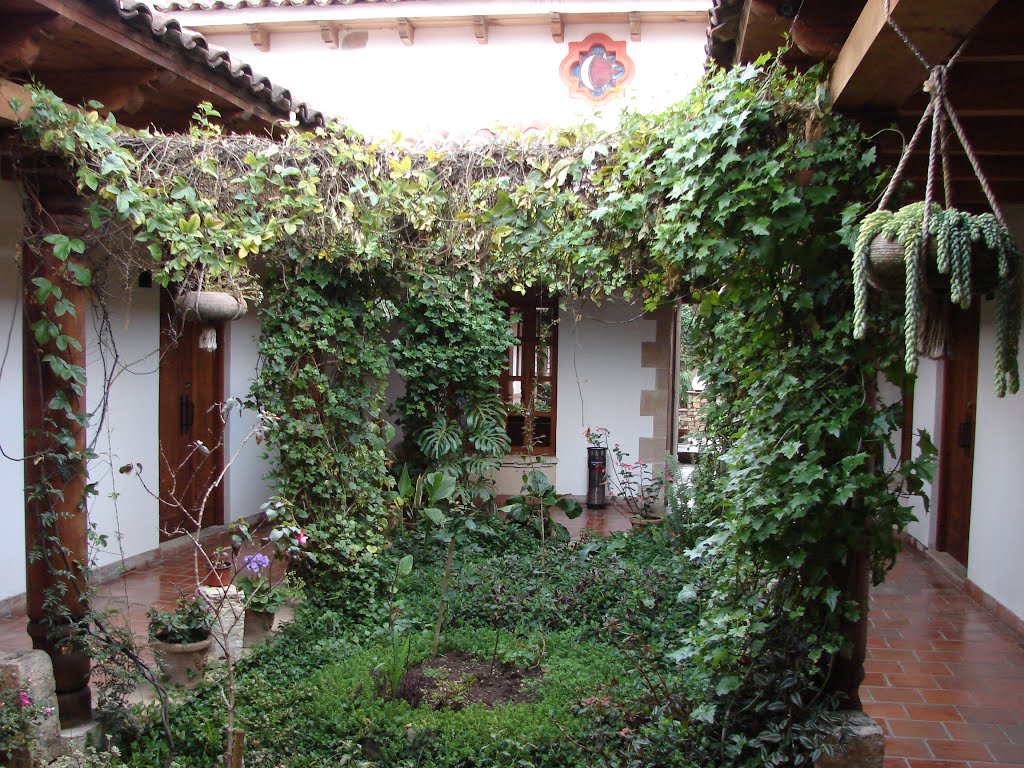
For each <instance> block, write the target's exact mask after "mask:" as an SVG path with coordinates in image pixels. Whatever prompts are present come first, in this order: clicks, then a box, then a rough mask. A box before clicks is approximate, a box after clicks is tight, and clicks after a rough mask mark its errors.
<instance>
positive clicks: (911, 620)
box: [0, 509, 1024, 768]
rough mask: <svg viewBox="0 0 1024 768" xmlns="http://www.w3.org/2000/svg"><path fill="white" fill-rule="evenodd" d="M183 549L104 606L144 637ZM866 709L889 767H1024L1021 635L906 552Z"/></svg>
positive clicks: (2, 645)
mask: <svg viewBox="0 0 1024 768" xmlns="http://www.w3.org/2000/svg"><path fill="white" fill-rule="evenodd" d="M563 522H566V523H567V525H568V526H569V528H570V531H572V533H573V535H574V536H578V535H579V531H580V530H581V529H582V528H584V527H587V528H590V529H592V530H594V531H595V532H598V533H607V532H612V531H618V530H628V528H629V525H630V522H629V517H628V516H627V515H625V514H622V513H621V512H619V511H618V510H615V509H609V510H607V511H606V512H598V511H593V510H586V511H585V512H584V514H583V515H582V516H581V517H580V518H577V519H576V520H574V521H563ZM192 583H193V580H192V573H191V552H190V550H188V549H183V550H181V551H180V552H175V553H172V554H168V555H166V556H164V557H163V558H162V559H161V560H160V561H158V562H156V563H154V564H152V565H150V566H148V567H147V568H144V569H140V570H138V571H135V572H132V573H130V574H128V575H127V576H126V577H125V580H124V582H121V581H120V580H117V581H114V582H111V583H110V584H108V585H106V586H102V587H100V592H101V595H102V598H101V600H102V601H103V602H104V603H105V604H107V605H119V606H123V605H125V604H127V606H128V615H129V617H130V620H131V625H132V627H133V628H134V629H135V630H136V631H137V632H138V633H139V634H144V632H145V626H146V625H145V622H146V611H147V610H148V609H149V608H150V607H152V606H153V605H159V606H161V607H169V606H170V605H172V604H173V602H174V600H175V599H176V597H177V595H178V593H179V590H181V589H190V585H191V584H192ZM868 645H869V648H868V664H867V676H866V678H865V681H864V687H863V688H862V695H863V699H864V708H865V710H866V711H867V712H868V714H870V715H872V716H873V717H874V718H876V719H877V720H879V721H880V722H881V724H882V727H883V728H884V730H885V733H886V737H887V739H886V755H887V757H886V768H1000V767H1008V766H1024V639H1022V638H1019V637H1016V636H1015V635H1013V634H1012V633H1011V632H1010V631H1009V630H1008V629H1006V628H1005V627H1004V626H1003V625H1002V624H1001V623H999V622H998V621H997V620H996V619H995V618H993V617H992V616H991V615H990V614H989V613H987V612H986V611H984V610H983V609H982V608H981V607H979V606H978V605H977V604H976V603H974V602H973V601H972V600H970V599H969V598H968V597H966V596H965V595H964V594H963V593H962V592H960V591H959V590H958V589H956V588H955V587H954V586H952V585H951V583H949V582H948V581H947V580H946V577H945V576H944V575H943V574H942V573H941V571H939V569H938V568H937V567H936V566H934V565H932V564H931V563H930V562H928V561H927V560H926V559H925V558H924V557H923V556H922V555H920V554H918V553H916V552H913V551H906V552H904V553H903V554H902V555H901V556H900V561H899V563H898V564H897V566H896V568H895V570H894V571H893V572H892V574H890V576H889V580H888V581H887V582H886V583H885V584H884V585H882V586H881V587H879V588H877V589H876V590H875V591H874V593H873V596H872V602H871V629H870V634H869V640H868ZM27 647H29V640H28V636H27V635H26V634H25V620H24V618H23V617H14V618H8V619H2V620H0V649H16V648H27Z"/></svg>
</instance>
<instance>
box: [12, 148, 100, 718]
mask: <svg viewBox="0 0 1024 768" xmlns="http://www.w3.org/2000/svg"><path fill="white" fill-rule="evenodd" d="M21 180H22V183H23V184H24V185H25V188H26V191H27V192H28V195H29V198H30V199H31V200H32V203H31V205H30V206H29V210H28V211H26V214H27V216H28V219H29V223H28V226H29V232H30V233H31V235H32V236H31V238H30V240H29V242H27V243H26V244H25V247H24V248H23V254H24V258H23V271H22V280H23V284H22V285H23V292H24V306H25V338H24V363H23V371H24V374H23V375H24V410H25V456H26V461H25V544H26V548H25V551H26V555H27V562H26V595H27V608H28V634H29V635H30V636H31V638H32V647H33V648H37V649H42V650H44V651H46V652H47V653H48V654H49V655H50V658H51V659H52V660H53V672H54V678H55V681H56V687H57V704H58V712H59V714H60V721H61V725H62V726H63V727H69V726H72V725H77V724H81V723H83V722H86V721H88V720H89V719H90V717H91V714H92V705H91V695H90V691H89V675H90V666H91V662H90V659H89V656H88V654H87V653H86V652H85V651H84V650H83V648H82V647H81V644H80V643H79V642H77V641H76V640H77V638H79V637H80V632H79V631H78V630H77V629H76V626H75V624H76V622H77V621H78V620H79V619H81V617H83V616H84V615H85V613H86V612H87V608H88V606H87V604H86V600H85V590H86V585H87V576H88V573H87V568H88V539H87V530H88V523H87V516H86V506H85V485H86V462H85V459H84V451H85V449H86V442H85V427H84V426H83V424H82V423H80V422H79V421H78V420H77V419H76V418H75V417H79V416H83V415H84V414H85V410H86V408H85V385H84V382H83V383H81V384H79V385H78V386H79V391H78V392H75V391H74V388H73V387H72V384H74V382H73V380H72V381H68V380H65V379H63V378H62V377H60V376H58V375H56V374H55V373H54V372H53V371H52V370H51V368H50V366H49V364H47V363H46V362H44V360H43V357H44V356H46V355H55V356H57V357H59V358H61V359H62V360H64V361H65V362H67V363H68V364H70V365H76V366H82V367H83V368H84V366H85V353H84V351H83V350H84V348H85V319H86V316H87V313H88V295H87V290H86V289H84V288H82V287H81V286H78V285H77V284H76V283H74V282H72V281H69V280H68V271H67V269H68V263H69V262H71V261H72V260H73V259H74V258H77V254H72V256H71V258H69V259H68V261H66V262H65V261H61V259H59V258H58V257H57V256H56V255H55V253H54V248H53V246H52V245H48V244H46V243H42V242H41V237H42V236H45V235H48V234H60V235H66V236H68V237H78V236H80V235H81V234H82V233H83V232H84V230H85V228H86V226H87V224H86V221H85V219H84V218H83V212H82V205H81V201H80V200H79V198H78V196H77V194H76V192H75V190H74V188H73V186H72V185H71V183H70V180H69V178H68V176H67V170H66V169H65V168H64V167H63V166H56V167H47V166H46V165H45V164H40V165H39V166H36V167H33V168H30V169H28V170H27V171H26V172H24V173H23V174H22V179H21ZM36 278H44V279H46V280H49V281H50V282H51V283H52V284H53V286H55V287H56V288H59V290H60V292H61V296H62V297H63V299H65V300H66V301H68V302H70V303H71V305H72V306H73V307H74V312H73V313H72V312H65V313H64V314H63V315H62V316H60V317H57V316H56V314H55V311H54V307H55V302H56V301H57V298H56V296H54V295H50V296H49V297H46V298H45V299H44V301H43V303H42V304H40V302H39V301H38V296H37V292H36V285H35V284H34V283H33V280H34V279H36ZM43 318H46V319H53V320H55V321H56V322H57V323H58V324H59V326H60V328H61V332H62V333H63V334H64V335H66V336H70V337H73V338H74V339H76V340H77V341H78V342H79V344H80V345H81V347H80V349H75V348H74V346H71V345H68V346H66V348H65V349H59V348H58V346H57V345H56V344H54V343H52V342H51V343H49V344H46V345H45V346H43V347H40V345H39V343H38V342H37V340H36V338H35V335H34V333H33V330H32V326H33V324H34V323H36V322H37V321H39V320H40V319H43ZM61 396H64V397H66V398H67V400H68V402H69V403H70V405H71V411H72V413H73V414H74V415H73V416H69V415H68V414H67V413H65V412H64V411H58V410H52V409H51V408H50V407H49V405H50V403H51V401H53V399H54V398H55V397H58V398H59V397H61ZM64 430H67V433H66V434H67V439H66V442H65V444H59V443H58V442H57V440H56V439H55V437H54V436H53V434H52V433H54V432H63V431H64ZM48 454H51V455H55V456H58V457H61V459H62V460H54V459H47V458H45V457H46V456H47V455H48ZM41 457H42V458H41ZM69 457H70V459H69ZM40 487H42V488H44V489H46V490H47V492H43V493H41V492H39V490H38V489H39V488H40ZM53 601H55V602H56V603H58V604H59V605H60V606H62V609H61V610H58V611H54V610H53V609H51V608H48V607H47V603H50V602H53ZM60 614H64V615H63V616H62V615H60Z"/></svg>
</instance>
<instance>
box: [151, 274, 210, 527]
mask: <svg viewBox="0 0 1024 768" xmlns="http://www.w3.org/2000/svg"><path fill="white" fill-rule="evenodd" d="M176 322H179V321H177V320H176V319H175V311H174V302H173V299H172V297H171V294H170V292H169V291H167V290H166V289H162V290H161V292H160V367H159V373H158V378H159V391H158V394H157V402H158V408H159V414H158V418H157V425H158V426H157V441H158V454H159V457H160V471H159V477H158V488H159V489H160V493H161V495H162V493H163V489H164V488H165V487H166V486H165V481H166V478H167V474H166V473H167V472H169V471H170V467H169V466H168V465H167V462H166V461H165V457H164V452H163V449H162V446H163V444H164V441H165V439H166V438H167V437H168V435H167V434H166V433H167V431H168V429H169V427H170V425H171V424H172V423H175V422H174V419H173V418H172V417H171V416H170V415H169V414H168V413H165V410H166V409H165V402H164V387H165V386H168V380H167V378H166V377H165V376H164V371H165V369H166V366H167V364H168V363H167V358H168V352H169V351H170V350H171V349H172V348H174V347H175V346H176V345H172V344H171V340H170V338H169V336H168V333H167V329H168V327H169V326H171V325H172V324H173V323H176ZM226 336H227V334H226V333H225V332H224V325H223V323H218V324H217V351H216V352H214V353H213V354H214V355H216V365H215V368H214V371H213V389H214V393H213V400H214V402H218V403H222V402H223V401H224V381H225V370H224V369H225V365H226V353H225V344H226V341H227V340H226ZM175 437H177V435H175ZM226 439H227V429H226V427H225V428H222V433H221V435H220V441H221V446H220V447H218V448H214V449H211V453H212V454H213V457H214V458H213V460H214V462H215V468H214V472H215V473H216V474H219V473H220V472H222V471H223V468H224V455H225V450H224V445H223V441H224V440H226ZM224 505H225V498H224V482H220V483H218V484H217V486H216V487H215V488H214V489H213V491H212V492H211V494H210V498H209V499H208V500H207V508H206V510H205V511H204V515H203V526H202V528H203V529H206V528H210V527H212V526H219V525H224V520H225V517H226V510H225V508H224ZM162 506H163V502H160V507H162ZM161 517H162V516H161V515H160V514H159V513H158V516H157V527H158V530H159V538H160V541H161V542H164V541H172V540H174V538H178V537H168V536H165V534H164V532H163V528H162V523H161Z"/></svg>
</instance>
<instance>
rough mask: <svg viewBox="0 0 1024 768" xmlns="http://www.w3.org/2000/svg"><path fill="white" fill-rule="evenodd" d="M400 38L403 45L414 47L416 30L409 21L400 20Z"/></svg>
mask: <svg viewBox="0 0 1024 768" xmlns="http://www.w3.org/2000/svg"><path fill="white" fill-rule="evenodd" d="M397 21H398V37H399V38H400V39H401V41H402V45H412V44H413V40H414V39H415V36H416V29H415V27H413V25H412V22H411V21H409V20H408V19H398V20H397Z"/></svg>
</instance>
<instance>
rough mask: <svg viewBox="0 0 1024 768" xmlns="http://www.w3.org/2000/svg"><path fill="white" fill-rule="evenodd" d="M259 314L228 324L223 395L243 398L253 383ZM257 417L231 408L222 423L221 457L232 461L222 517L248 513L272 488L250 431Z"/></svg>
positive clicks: (259, 447) (229, 518)
mask: <svg viewBox="0 0 1024 768" xmlns="http://www.w3.org/2000/svg"><path fill="white" fill-rule="evenodd" d="M259 336H260V323H259V318H258V317H257V315H256V313H255V312H250V313H249V314H248V315H246V316H245V317H243V318H241V319H239V320H235V321H233V322H230V323H228V324H227V328H226V331H225V334H224V337H225V339H226V348H227V349H226V351H227V355H226V360H225V367H226V369H225V371H224V397H225V398H232V397H233V398H237V399H239V400H244V399H245V398H246V397H248V395H249V389H250V388H251V387H252V380H253V376H254V375H255V374H256V364H257V360H258V357H259V354H258V348H257V343H258V340H259ZM256 422H257V419H256V417H255V414H254V413H253V412H252V411H247V410H233V411H232V412H231V413H230V414H229V416H228V421H227V424H226V425H225V435H224V441H225V451H224V460H225V461H226V462H227V461H230V462H232V464H231V466H230V468H229V469H228V472H227V475H226V476H225V478H224V482H225V487H224V519H225V521H226V522H232V521H234V520H238V519H239V518H240V517H251V516H253V515H255V514H257V513H258V512H259V511H260V506H261V505H262V504H263V502H265V501H266V500H267V499H269V498H270V496H271V495H272V493H273V491H272V490H271V488H270V485H269V483H268V482H267V481H266V480H264V479H263V476H264V475H265V474H266V473H267V469H268V466H267V463H266V461H265V460H264V459H263V453H264V450H265V445H266V444H265V443H264V444H263V445H260V444H258V443H257V442H256V440H255V439H254V437H253V434H252V428H253V426H254V425H255V424H256Z"/></svg>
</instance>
